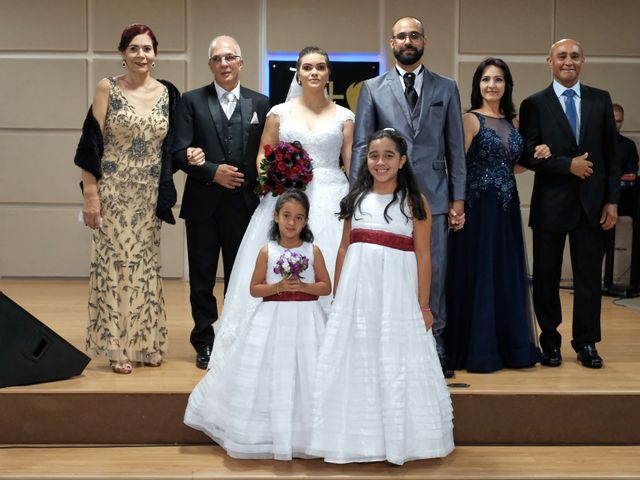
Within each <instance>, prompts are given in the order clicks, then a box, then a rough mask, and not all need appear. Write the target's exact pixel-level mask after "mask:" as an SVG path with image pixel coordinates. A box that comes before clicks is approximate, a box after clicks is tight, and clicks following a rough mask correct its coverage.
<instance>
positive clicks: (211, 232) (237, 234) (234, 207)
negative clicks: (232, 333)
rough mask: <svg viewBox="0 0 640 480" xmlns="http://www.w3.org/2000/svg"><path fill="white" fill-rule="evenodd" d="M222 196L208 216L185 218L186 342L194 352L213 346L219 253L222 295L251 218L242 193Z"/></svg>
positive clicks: (216, 311)
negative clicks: (189, 327) (190, 327)
mask: <svg viewBox="0 0 640 480" xmlns="http://www.w3.org/2000/svg"><path fill="white" fill-rule="evenodd" d="M223 197H224V198H223V199H221V201H220V202H219V205H220V206H219V208H216V209H215V210H214V212H213V215H212V216H210V217H208V218H205V219H201V220H190V219H185V224H186V228H187V252H188V257H189V288H190V297H189V299H190V301H191V315H192V316H193V321H194V327H193V330H192V331H191V338H190V340H191V345H193V347H194V348H195V349H196V350H197V349H198V348H200V347H203V346H205V345H213V340H214V332H213V326H212V324H213V322H214V321H215V320H217V318H218V302H217V300H216V297H215V295H214V294H213V287H214V285H215V281H216V272H217V270H218V258H219V256H220V251H222V262H223V268H224V291H225V293H226V291H227V284H228V282H229V278H230V277H231V269H232V268H233V262H234V261H235V258H236V254H237V253H238V248H239V247H240V242H241V241H242V237H243V235H244V232H245V230H246V229H247V225H248V224H249V220H250V219H251V213H250V212H249V210H248V208H247V206H246V203H245V201H244V196H243V195H242V194H240V193H239V192H238V193H228V194H226V193H225V194H224V195H223ZM247 281H248V280H247Z"/></svg>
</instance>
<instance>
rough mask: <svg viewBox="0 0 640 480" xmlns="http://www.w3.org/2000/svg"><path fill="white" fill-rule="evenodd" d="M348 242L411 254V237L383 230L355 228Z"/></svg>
mask: <svg viewBox="0 0 640 480" xmlns="http://www.w3.org/2000/svg"><path fill="white" fill-rule="evenodd" d="M349 241H350V242H351V243H358V242H362V243H374V244H376V245H382V246H383V247H389V248H395V249H396V250H403V251H405V252H413V237H407V236H406V235H398V234H397V233H392V232H385V231H383V230H368V229H364V228H355V229H353V230H351V232H350V233H349Z"/></svg>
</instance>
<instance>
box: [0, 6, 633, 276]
mask: <svg viewBox="0 0 640 480" xmlns="http://www.w3.org/2000/svg"><path fill="white" fill-rule="evenodd" d="M605 5H606V8H605ZM578 13H579V14H578ZM403 15H415V16H418V17H419V18H421V19H422V20H423V21H424V23H425V25H426V28H427V37H428V40H429V44H428V46H427V50H426V53H425V63H426V64H427V66H428V67H429V68H431V69H432V70H434V71H436V72H438V73H441V74H444V75H447V76H450V77H454V78H456V80H458V83H459V87H460V94H461V99H462V104H463V107H464V108H466V107H467V106H468V103H469V101H468V99H469V88H470V82H471V76H472V74H473V70H474V68H475V66H476V65H477V63H478V62H479V61H480V60H481V59H482V58H484V57H485V56H486V55H499V56H501V57H503V58H504V59H505V60H507V62H508V63H509V64H510V65H511V67H512V70H513V75H514V80H515V83H516V90H515V99H516V101H517V102H519V101H521V100H522V98H524V97H525V96H527V95H529V94H530V93H532V92H534V91H536V90H539V89H541V88H543V87H544V86H546V84H547V83H548V82H549V81H550V75H549V71H548V69H547V67H546V65H545V63H544V59H545V57H546V52H547V49H548V47H549V45H550V44H551V43H552V42H553V41H554V40H555V39H558V38H561V37H567V36H573V37H575V38H577V39H579V40H581V41H582V43H583V46H584V48H585V52H586V54H587V64H586V65H585V67H584V69H583V79H584V81H585V82H586V83H591V84H593V85H596V86H598V87H601V88H605V89H607V90H609V91H610V92H611V94H612V98H613V99H614V101H618V102H620V103H623V104H624V106H625V109H626V122H625V127H624V130H625V131H626V133H627V134H629V135H630V136H631V137H633V138H634V139H635V140H636V141H640V102H639V101H638V92H637V88H636V85H637V79H638V78H640V36H639V35H638V34H637V21H636V19H637V18H640V2H637V1H635V0H608V1H607V2H602V1H600V0H535V1H534V0H379V1H373V0H326V1H325V2H322V4H319V3H318V2H311V1H299V0H236V1H235V2H233V4H232V5H231V7H230V6H229V3H228V2H221V1H217V0H138V1H136V2H131V1H129V0H55V1H52V0H13V1H11V0H0V152H1V153H0V246H1V248H0V277H2V276H84V275H86V274H87V272H88V258H89V232H88V231H87V230H86V229H85V227H83V226H82V225H80V224H79V223H78V222H77V220H76V217H77V213H78V211H79V210H80V207H81V197H80V192H79V190H78V180H79V172H78V170H77V168H76V167H75V166H74V165H73V163H72V159H73V153H74V151H75V146H76V143H77V139H78V137H79V133H80V130H79V128H80V126H81V125H82V120H83V119H84V115H85V112H86V109H87V107H88V106H89V104H90V102H91V98H92V96H93V91H94V88H95V84H96V83H97V81H98V80H99V79H100V78H102V77H104V76H106V75H115V74H118V73H120V72H121V67H120V60H119V56H118V53H117V51H116V45H117V43H118V40H119V35H120V32H121V31H122V29H123V28H124V26H125V25H127V24H129V23H133V22H144V23H147V24H149V25H150V26H151V27H152V28H153V29H154V31H155V33H156V35H157V36H158V40H159V42H160V45H159V53H160V55H159V58H158V60H157V65H158V67H157V69H156V71H155V75H156V76H157V77H159V78H167V79H169V80H171V81H173V82H174V83H175V84H176V85H177V86H178V88H180V89H181V90H184V89H187V88H195V87H197V86H200V85H202V84H204V83H207V82H209V81H210V74H209V71H208V69H207V65H206V56H207V46H208V43H209V40H210V39H211V37H212V36H214V35H217V34H222V33H226V34H230V35H233V36H235V37H236V38H237V39H238V40H239V42H240V44H241V46H242V53H243V56H244V57H245V68H244V70H243V72H242V82H243V84H244V85H246V86H248V87H250V88H255V89H258V90H260V89H261V86H262V85H263V84H264V83H263V81H264V79H262V77H261V75H262V67H263V65H262V61H263V58H264V53H265V52H268V51H274V52H283V51H294V52H295V51H297V50H299V49H300V48H301V47H303V46H305V45H307V44H317V45H320V46H322V47H324V48H325V49H327V50H328V51H330V52H374V53H376V52H380V53H381V54H382V55H383V56H385V55H386V57H385V58H386V60H387V64H389V65H391V64H392V57H391V55H390V54H389V52H388V49H387V44H388V41H387V38H388V36H389V31H390V26H391V24H392V23H393V21H394V20H395V19H396V18H397V17H399V16H403ZM532 177H533V176H532V175H531V174H524V175H520V176H519V178H518V182H519V188H520V195H521V198H522V202H523V216H524V218H525V221H526V218H527V216H528V202H529V197H530V192H531V184H532ZM176 183H177V185H178V189H179V192H181V191H182V187H183V184H184V180H183V178H182V175H181V174H179V175H177V176H176ZM177 207H179V205H178V206H177ZM177 207H176V213H177ZM625 223H626V224H625ZM628 223H629V222H623V224H625V225H621V228H620V229H619V232H618V238H619V239H620V242H619V244H620V245H621V246H626V247H627V248H628V243H629V238H628V237H629V232H628V230H629V228H628V227H629V226H628ZM183 230H184V226H183V223H182V221H180V220H179V221H178V225H176V226H168V225H165V226H164V227H163V243H162V251H163V272H164V274H165V275H166V276H172V277H181V276H183V275H184V274H185V267H184V256H185V248H186V246H185V241H184V232H183ZM527 234H528V229H527ZM529 237H530V235H529ZM625 265H628V251H627V252H624V251H623V252H618V259H617V261H616V270H617V273H622V271H623V270H624V269H625V268H626V267H625ZM565 276H570V270H568V269H565Z"/></svg>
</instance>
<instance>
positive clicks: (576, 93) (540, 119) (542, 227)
mask: <svg viewBox="0 0 640 480" xmlns="http://www.w3.org/2000/svg"><path fill="white" fill-rule="evenodd" d="M547 63H548V64H549V67H550V68H551V70H552V72H553V78H554V79H553V83H552V84H551V85H550V86H549V87H547V88H546V89H544V90H542V91H541V92H538V93H536V94H534V95H532V96H530V97H529V98H527V99H526V100H524V101H523V102H522V105H521V107H520V133H521V134H522V136H523V138H524V141H525V150H524V153H523V155H522V158H521V160H520V163H521V164H522V165H523V166H525V167H527V168H529V169H531V170H534V171H535V172H536V174H535V181H534V185H533V194H532V197H531V212H530V217H529V226H530V227H531V228H532V229H533V301H534V307H535V312H536V316H537V317H538V323H539V325H540V328H541V334H540V345H541V347H542V350H543V360H542V364H543V365H547V366H551V367H555V366H559V365H560V364H561V363H562V355H561V353H560V346H561V336H560V333H559V332H558V326H559V325H560V323H561V322H562V313H561V308H560V294H559V284H560V274H561V270H562V256H563V250H564V245H565V239H566V237H567V236H569V246H570V250H571V266H572V268H573V283H574V303H573V331H572V336H573V338H572V341H571V345H572V347H573V348H574V350H575V351H576V352H577V355H578V360H579V361H580V362H581V363H582V365H583V366H585V367H589V368H600V367H602V365H603V360H602V358H601V357H600V355H599V354H598V351H597V350H596V347H595V344H596V343H597V342H599V341H600V304H601V293H600V292H601V278H602V257H603V255H604V246H605V235H604V232H603V231H604V230H609V229H611V228H613V226H614V225H615V224H616V220H617V218H618V213H617V203H618V197H619V193H620V167H619V165H618V162H617V161H616V155H615V148H616V128H615V123H614V119H613V109H612V104H611V98H610V96H609V93H607V92H606V91H604V90H599V89H597V88H593V87H589V86H587V85H584V84H581V83H580V81H579V78H580V70H581V68H582V65H583V63H584V53H583V50H582V46H581V45H580V43H578V42H577V41H575V40H572V39H564V40H560V41H558V42H556V43H555V44H553V46H552V47H551V51H550V52H549V57H548V58H547ZM543 143H544V144H547V145H548V146H549V147H550V149H551V153H552V156H551V157H550V158H547V159H538V158H535V155H534V151H535V146H536V145H540V144H543Z"/></svg>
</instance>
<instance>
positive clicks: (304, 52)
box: [296, 46, 331, 75]
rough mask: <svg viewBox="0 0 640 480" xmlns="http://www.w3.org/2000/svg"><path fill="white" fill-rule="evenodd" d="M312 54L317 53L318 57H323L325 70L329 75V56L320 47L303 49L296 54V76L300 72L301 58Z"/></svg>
mask: <svg viewBox="0 0 640 480" xmlns="http://www.w3.org/2000/svg"><path fill="white" fill-rule="evenodd" d="M312 53H317V54H318V55H322V56H323V57H324V61H325V62H326V63H327V70H329V73H331V60H329V55H328V54H327V52H325V51H324V50H323V49H321V48H320V47H314V46H310V47H304V48H303V49H302V50H300V53H299V54H298V60H297V61H296V75H297V73H298V72H299V71H300V67H301V66H302V57H304V56H305V55H310V54H312Z"/></svg>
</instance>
